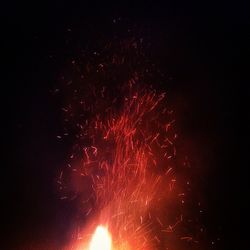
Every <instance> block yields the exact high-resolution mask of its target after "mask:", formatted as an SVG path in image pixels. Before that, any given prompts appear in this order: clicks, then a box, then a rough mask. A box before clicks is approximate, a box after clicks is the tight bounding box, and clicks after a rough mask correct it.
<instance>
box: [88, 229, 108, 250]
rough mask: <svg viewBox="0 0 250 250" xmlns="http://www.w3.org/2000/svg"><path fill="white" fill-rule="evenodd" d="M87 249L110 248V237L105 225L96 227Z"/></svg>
mask: <svg viewBox="0 0 250 250" xmlns="http://www.w3.org/2000/svg"><path fill="white" fill-rule="evenodd" d="M89 250H112V239H111V236H110V234H109V232H108V229H107V228H106V227H104V226H98V227H97V228H96V230H95V233H94V235H93V237H92V239H91V242H90V245H89Z"/></svg>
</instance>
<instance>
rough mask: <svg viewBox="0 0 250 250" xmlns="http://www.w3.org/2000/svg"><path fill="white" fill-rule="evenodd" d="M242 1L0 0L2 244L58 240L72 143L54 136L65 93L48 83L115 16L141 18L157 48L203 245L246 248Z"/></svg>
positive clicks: (129, 20)
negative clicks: (59, 184) (193, 185)
mask: <svg viewBox="0 0 250 250" xmlns="http://www.w3.org/2000/svg"><path fill="white" fill-rule="evenodd" d="M247 10H248V8H247V6H246V5H245V6H244V5H242V3H239V2H236V1H235V2H231V3H230V2H228V1H227V2H220V3H217V2H211V1H209V2H206V3H205V2H203V1H201V2H199V3H194V2H193V3H191V2H189V1H184V2H181V1H178V2H176V3H167V2H166V3H155V2H153V1H145V2H144V3H140V4H139V3H136V4H135V3H132V2H131V3H126V4H125V3H118V1H117V3H112V4H111V3H107V2H105V3H102V4H100V3H94V2H93V1H91V4H90V3H87V2H84V1H82V3H69V2H68V3H65V2H63V1H53V3H49V2H46V1H41V2H36V1H34V2H33V3H23V2H19V3H17V2H15V1H14V2H11V3H3V4H2V6H1V17H2V25H3V29H2V30H1V40H2V41H3V46H2V49H3V52H2V62H3V64H4V67H3V69H4V72H3V76H4V77H1V78H2V79H1V114H2V115H1V116H2V119H1V120H2V121H1V126H3V128H2V129H1V135H2V137H3V139H2V143H3V150H2V152H3V157H2V161H1V180H2V181H1V186H2V187H1V192H2V193H3V194H2V195H1V200H2V202H1V208H2V209H3V210H2V211H3V212H2V213H1V217H2V222H1V224H2V229H3V231H4V241H3V243H2V246H4V247H3V248H2V247H1V248H2V249H21V247H23V249H28V248H27V246H29V247H30V248H31V249H32V246H33V248H34V249H38V246H40V247H41V249H49V248H48V247H45V248H44V246H45V245H49V246H53V244H54V245H55V246H57V248H58V246H59V245H60V244H63V243H64V242H63V239H65V238H66V234H67V233H66V232H67V228H68V225H69V224H70V221H71V219H72V214H73V213H74V208H73V207H72V206H71V205H70V204H68V203H62V202H60V201H59V200H58V199H57V195H56V192H55V187H54V179H55V176H56V175H57V174H58V171H59V169H60V167H62V165H63V164H65V155H66V154H67V152H68V150H70V145H66V144H63V143H61V142H60V141H58V140H57V138H56V136H57V135H58V134H60V132H61V131H62V117H61V110H60V108H61V101H62V100H61V99H60V98H58V97H54V96H53V95H51V90H53V89H54V88H55V86H56V84H57V81H59V80H58V79H59V76H60V74H61V72H62V71H63V70H64V68H65V67H66V66H65V65H67V63H70V61H71V60H72V57H74V53H75V51H77V49H79V47H81V46H83V47H84V44H85V43H86V42H89V41H91V39H93V37H94V38H97V39H98V38H99V37H105V38H108V37H110V38H111V37H112V32H113V30H112V29H113V28H112V27H113V19H117V18H119V17H121V19H122V20H125V21H124V23H123V25H125V26H126V25H127V26H128V28H129V27H130V26H133V27H134V26H135V25H137V26H138V27H144V29H145V30H148V33H147V34H148V36H149V37H150V40H151V42H152V44H153V45H152V57H153V58H154V60H155V61H156V62H157V63H158V64H159V67H161V69H163V70H165V71H166V72H167V73H168V74H169V76H171V77H172V78H173V80H172V81H170V82H169V83H168V85H166V89H167V90H168V91H169V93H170V96H171V98H172V100H173V102H174V103H175V104H176V112H177V116H178V119H179V121H178V122H179V124H180V127H181V131H182V132H181V136H183V141H184V143H187V144H188V145H192V146H191V147H190V151H189V152H188V153H189V154H190V157H191V158H192V159H193V161H194V165H195V164H196V165H199V166H200V167H199V174H198V176H199V177H198V178H200V181H199V182H200V184H199V188H200V193H202V195H203V198H204V204H205V205H204V206H205V216H204V224H205V226H206V231H207V232H206V234H207V241H208V244H210V245H209V247H211V249H213V248H214V249H242V248H243V246H244V244H245V242H247V237H246V236H245V235H246V233H247V229H245V226H246V225H247V217H248V212H249V210H248V205H247V191H248V190H247V189H248V176H247V174H248V173H247V170H248V167H249V163H248V148H249V145H248V139H247V138H248V133H249V132H248V130H249V123H248V118H249V111H248V107H249V105H248V102H249V98H250V96H249V82H248V80H247V72H246V71H247V69H248V61H249V44H250V43H249V42H250V41H249V38H248V35H249V18H248V11H247ZM123 27H124V26H123ZM100 39H101V38H100ZM203 168H204V169H203ZM201 169H202V170H201ZM218 238H220V240H218ZM65 241H66V240H65ZM212 241H214V242H215V244H214V245H212V243H211V242H212ZM57 248H54V249H57ZM52 249H53V247H52Z"/></svg>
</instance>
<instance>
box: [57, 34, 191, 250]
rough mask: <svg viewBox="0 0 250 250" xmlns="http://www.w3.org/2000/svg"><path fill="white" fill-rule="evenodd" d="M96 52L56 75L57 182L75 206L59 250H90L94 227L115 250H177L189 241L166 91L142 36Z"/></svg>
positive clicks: (63, 196) (116, 41) (87, 53)
mask: <svg viewBox="0 0 250 250" xmlns="http://www.w3.org/2000/svg"><path fill="white" fill-rule="evenodd" d="M100 48H101V49H100ZM100 48H99V50H98V49H96V50H94V49H93V50H91V49H88V51H85V52H84V53H83V56H82V58H78V59H74V60H72V62H71V65H72V72H71V74H70V77H68V78H67V77H63V82H64V83H65V84H64V87H63V91H64V97H65V99H66V101H65V105H64V106H63V108H62V110H63V112H64V117H65V119H64V121H65V132H64V136H65V137H69V138H70V140H71V141H72V144H73V149H72V152H71V153H70V154H69V158H68V166H67V167H66V168H65V169H63V170H62V172H61V173H60V175H59V178H58V181H57V183H58V184H59V190H60V194H61V199H69V200H74V199H75V200H77V201H78V203H77V204H78V205H77V206H78V220H77V221H76V223H75V224H74V225H71V226H72V229H71V231H72V232H71V234H72V241H71V242H70V243H69V244H68V246H66V247H65V249H86V250H87V249H90V242H91V238H92V235H93V233H94V232H95V230H96V228H98V227H101V228H104V229H105V230H108V232H109V234H110V237H111V239H112V249H115V250H123V249H124V250H125V249H126V250H130V249H131V250H136V249H145V250H155V249H184V248H183V247H184V246H185V245H183V244H184V243H183V242H185V243H186V244H187V242H190V241H194V240H193V239H192V237H193V236H192V234H191V233H190V232H187V231H185V230H186V228H187V227H185V229H184V226H183V225H185V223H186V222H185V216H184V215H183V214H185V202H184V201H185V192H186V191H187V190H185V185H184V183H180V182H183V180H184V178H183V176H182V173H181V169H182V168H183V166H185V164H186V162H185V159H180V157H181V156H179V155H178V148H177V147H176V141H177V140H178V136H177V133H176V132H175V126H174V125H175V117H174V112H173V111H172V110H171V108H170V107H169V105H168V94H167V93H166V92H165V91H163V90H162V89H161V87H160V85H159V83H157V82H156V81H164V77H162V75H161V73H159V72H158V71H157V69H156V67H155V66H154V64H152V62H150V60H149V59H148V58H147V56H146V55H145V51H146V50H147V43H146V42H145V41H144V40H143V39H142V38H138V39H137V38H135V37H133V38H131V39H121V40H119V39H114V41H112V42H110V43H107V44H106V45H105V46H100ZM157 86H158V87H157ZM60 137H61V136H60ZM179 177H180V178H179ZM79 218H80V219H79ZM91 249H92V248H91ZM185 249H186V248H185Z"/></svg>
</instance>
